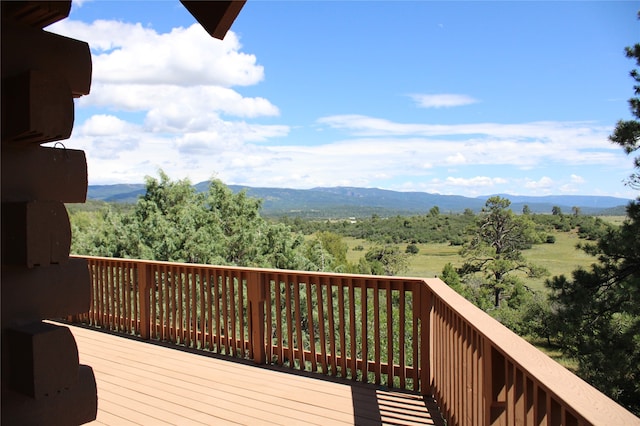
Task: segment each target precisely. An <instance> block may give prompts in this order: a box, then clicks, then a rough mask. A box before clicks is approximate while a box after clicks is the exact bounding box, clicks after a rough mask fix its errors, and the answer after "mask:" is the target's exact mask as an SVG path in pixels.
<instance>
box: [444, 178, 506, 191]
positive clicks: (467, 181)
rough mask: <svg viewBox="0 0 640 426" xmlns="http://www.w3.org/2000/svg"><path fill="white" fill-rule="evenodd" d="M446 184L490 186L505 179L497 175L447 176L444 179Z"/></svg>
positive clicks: (501, 182) (475, 186)
mask: <svg viewBox="0 0 640 426" xmlns="http://www.w3.org/2000/svg"><path fill="white" fill-rule="evenodd" d="M445 182H446V184H447V185H450V186H460V187H473V188H478V187H482V188H492V187H494V186H496V185H499V184H504V183H507V180H506V179H503V178H499V177H488V176H475V177H472V178H457V177H451V176H450V177H447V179H446V180H445Z"/></svg>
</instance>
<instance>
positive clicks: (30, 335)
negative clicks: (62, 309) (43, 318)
mask: <svg viewBox="0 0 640 426" xmlns="http://www.w3.org/2000/svg"><path fill="white" fill-rule="evenodd" d="M5 333H6V341H5V342H4V343H7V351H6V352H7V353H8V358H9V359H8V361H9V384H10V386H11V388H12V389H13V390H15V391H18V392H21V393H23V394H25V395H27V396H30V397H32V398H36V399H40V398H46V397H48V396H49V395H55V394H56V393H58V392H61V391H64V389H65V388H70V387H72V386H75V385H76V384H77V383H78V368H79V367H80V361H79V359H78V347H77V346H76V341H75V340H74V338H73V334H71V330H69V328H67V327H63V326H59V325H55V324H49V323H44V322H40V321H38V322H34V323H31V324H27V325H23V326H19V327H12V328H9V329H7V330H5Z"/></svg>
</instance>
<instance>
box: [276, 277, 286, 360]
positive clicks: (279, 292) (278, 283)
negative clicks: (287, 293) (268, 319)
mask: <svg viewBox="0 0 640 426" xmlns="http://www.w3.org/2000/svg"><path fill="white" fill-rule="evenodd" d="M273 285H274V291H275V293H276V305H275V308H276V339H277V348H276V351H277V353H276V355H277V357H278V364H280V365H284V362H285V361H284V358H285V355H284V341H283V332H282V309H283V306H282V290H281V288H282V282H281V280H280V276H279V275H277V274H274V275H273Z"/></svg>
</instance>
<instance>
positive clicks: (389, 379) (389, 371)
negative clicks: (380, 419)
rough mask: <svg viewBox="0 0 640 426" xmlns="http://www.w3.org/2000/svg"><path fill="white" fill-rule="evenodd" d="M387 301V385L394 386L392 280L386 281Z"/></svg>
mask: <svg viewBox="0 0 640 426" xmlns="http://www.w3.org/2000/svg"><path fill="white" fill-rule="evenodd" d="M385 284H386V290H387V291H386V299H385V300H386V302H387V335H386V339H387V386H389V387H390V388H392V387H393V306H392V300H393V295H392V290H391V281H389V280H387V281H386V283H385Z"/></svg>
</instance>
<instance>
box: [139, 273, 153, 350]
mask: <svg viewBox="0 0 640 426" xmlns="http://www.w3.org/2000/svg"><path fill="white" fill-rule="evenodd" d="M138 292H139V293H138V301H139V303H140V312H139V313H140V337H142V338H143V339H145V340H149V338H150V337H151V301H150V300H149V299H150V295H151V268H150V267H149V265H148V264H146V263H138Z"/></svg>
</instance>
